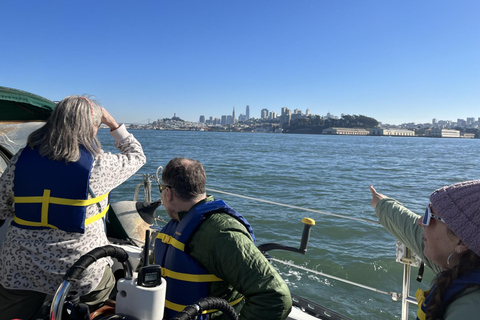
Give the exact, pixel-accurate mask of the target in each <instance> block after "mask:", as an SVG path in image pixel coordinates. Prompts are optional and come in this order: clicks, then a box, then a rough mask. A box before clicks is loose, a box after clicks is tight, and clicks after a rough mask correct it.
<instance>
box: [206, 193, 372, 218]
mask: <svg viewBox="0 0 480 320" xmlns="http://www.w3.org/2000/svg"><path fill="white" fill-rule="evenodd" d="M207 190H208V191H212V192H217V193H222V194H227V195H230V196H235V197H239V198H244V199H250V200H255V201H259V202H264V203H270V204H275V205H278V206H282V207H288V208H292V209H299V210H303V211H309V212H314V213H320V214H323V215H327V216H332V217H337V218H342V219H347V220H355V221H360V222H366V223H371V224H376V225H380V223H379V222H378V221H375V220H369V219H361V218H355V217H350V216H344V215H341V214H335V213H330V212H325V211H320V210H315V209H309V208H303V207H298V206H293V205H290V204H285V203H280V202H275V201H270V200H264V199H259V198H253V197H248V196H244V195H241V194H237V193H231V192H226V191H221V190H217V189H212V188H207Z"/></svg>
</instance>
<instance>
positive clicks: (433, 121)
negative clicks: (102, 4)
mask: <svg viewBox="0 0 480 320" xmlns="http://www.w3.org/2000/svg"><path fill="white" fill-rule="evenodd" d="M283 108H287V107H283ZM283 108H281V109H283ZM287 109H289V110H291V111H293V112H292V113H295V111H299V112H300V114H301V115H312V116H320V117H326V118H328V117H332V118H341V117H342V116H343V115H344V114H345V115H346V113H341V114H339V115H336V114H332V113H330V112H327V113H326V114H314V113H311V112H310V109H309V108H306V109H305V112H303V111H302V110H301V109H299V108H295V109H293V110H292V109H291V108H287ZM247 110H248V111H247ZM249 110H250V105H246V107H245V114H240V115H239V116H241V115H244V116H246V115H247V114H249ZM264 110H267V112H268V113H267V115H264V114H263V111H264ZM234 111H235V106H234V107H233V113H235V112H234ZM233 113H232V116H233ZM272 113H274V114H276V115H277V117H280V115H281V112H280V113H278V112H276V111H272V110H270V109H267V108H263V109H262V110H261V111H260V115H259V116H258V117H255V116H251V117H250V116H248V117H247V120H248V119H272V118H271V117H270V115H271V114H272ZM350 115H354V114H350ZM355 115H360V114H355ZM226 116H228V114H222V115H221V116H220V117H215V116H211V115H210V116H206V115H204V114H202V115H200V117H199V119H198V120H197V121H191V122H200V123H202V122H203V123H204V122H205V121H207V120H209V119H218V120H222V118H223V117H226ZM363 116H367V117H371V118H374V119H376V120H377V121H378V119H377V118H376V117H375V116H372V115H368V114H363ZM202 117H203V119H204V121H201V118H202ZM167 118H168V117H167ZM179 118H181V119H182V120H183V118H182V117H179ZM236 121H244V120H240V118H237V119H236ZM459 121H460V122H462V121H463V122H465V123H466V124H469V123H472V122H480V115H479V116H476V117H475V116H472V115H470V116H467V117H465V118H459V117H457V118H456V119H438V118H435V117H433V118H431V121H429V122H428V121H427V122H417V121H409V122H403V123H384V122H382V121H379V122H380V123H382V124H388V125H397V126H400V125H403V124H408V123H415V124H426V123H429V124H438V123H439V122H440V123H441V122H446V123H457V122H459Z"/></svg>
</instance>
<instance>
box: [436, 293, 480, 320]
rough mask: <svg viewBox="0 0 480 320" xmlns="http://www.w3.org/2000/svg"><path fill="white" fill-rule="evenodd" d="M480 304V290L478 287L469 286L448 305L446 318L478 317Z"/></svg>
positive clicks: (447, 319)
mask: <svg viewBox="0 0 480 320" xmlns="http://www.w3.org/2000/svg"><path fill="white" fill-rule="evenodd" d="M479 304H480V290H479V289H478V287H474V288H468V289H467V290H465V292H464V293H463V294H462V295H461V296H460V297H458V298H457V299H455V300H454V301H452V303H450V304H449V305H448V307H447V310H445V315H444V319H445V320H457V319H478V305H479Z"/></svg>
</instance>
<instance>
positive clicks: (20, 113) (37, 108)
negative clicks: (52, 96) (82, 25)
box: [0, 87, 55, 121]
mask: <svg viewBox="0 0 480 320" xmlns="http://www.w3.org/2000/svg"><path fill="white" fill-rule="evenodd" d="M53 108H55V103H54V102H53V101H50V100H48V99H46V98H43V97H40V96H37V95H36V94H33V93H29V92H26V91H22V90H17V89H12V88H7V87H0V121H34V120H46V119H47V118H48V117H49V116H50V114H51V113H52V111H53Z"/></svg>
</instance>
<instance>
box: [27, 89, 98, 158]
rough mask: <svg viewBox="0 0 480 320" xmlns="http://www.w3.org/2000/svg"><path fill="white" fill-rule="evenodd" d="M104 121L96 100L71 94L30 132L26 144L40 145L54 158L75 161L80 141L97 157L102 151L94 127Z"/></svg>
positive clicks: (42, 152)
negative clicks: (41, 124)
mask: <svg viewBox="0 0 480 320" xmlns="http://www.w3.org/2000/svg"><path fill="white" fill-rule="evenodd" d="M101 121H102V109H101V107H100V106H99V105H98V103H97V102H96V101H95V100H91V99H90V98H87V97H84V96H76V95H72V96H68V97H66V98H65V99H63V100H62V101H60V102H59V103H58V104H57V106H56V107H55V109H54V110H53V112H52V114H51V115H50V117H49V118H48V119H47V121H46V123H45V125H44V126H42V127H41V128H39V129H37V130H35V131H34V132H32V133H31V134H30V136H29V137H28V140H27V145H28V146H29V147H30V148H32V149H33V148H35V147H39V152H40V155H42V156H43V157H48V158H49V159H51V160H57V161H60V160H65V162H75V161H78V160H79V159H80V145H82V146H84V147H85V148H86V149H87V150H88V151H89V152H90V153H91V154H92V155H93V156H94V157H95V156H96V155H97V154H99V153H100V152H102V150H101V144H100V141H99V140H98V138H97V136H96V131H95V127H97V128H98V127H99V126H100V124H101Z"/></svg>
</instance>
